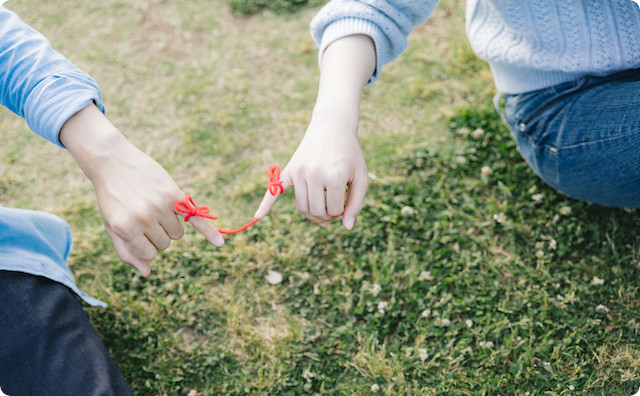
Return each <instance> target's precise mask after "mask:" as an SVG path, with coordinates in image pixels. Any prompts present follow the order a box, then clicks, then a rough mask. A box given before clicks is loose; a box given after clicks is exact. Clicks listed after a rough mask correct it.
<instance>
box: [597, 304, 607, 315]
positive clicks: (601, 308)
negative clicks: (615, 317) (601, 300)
mask: <svg viewBox="0 0 640 396" xmlns="http://www.w3.org/2000/svg"><path fill="white" fill-rule="evenodd" d="M596 312H600V313H605V314H606V313H609V308H607V307H606V306H605V305H604V304H599V305H598V306H597V307H596Z"/></svg>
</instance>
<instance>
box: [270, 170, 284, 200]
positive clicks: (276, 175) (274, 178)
mask: <svg viewBox="0 0 640 396" xmlns="http://www.w3.org/2000/svg"><path fill="white" fill-rule="evenodd" d="M278 187H280V194H282V193H284V187H283V186H282V180H280V167H279V166H278V165H274V166H270V167H269V192H270V193H271V195H276V194H277V193H278Z"/></svg>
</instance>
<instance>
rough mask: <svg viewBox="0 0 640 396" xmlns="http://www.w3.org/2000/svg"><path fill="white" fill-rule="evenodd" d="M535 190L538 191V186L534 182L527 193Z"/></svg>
mask: <svg viewBox="0 0 640 396" xmlns="http://www.w3.org/2000/svg"><path fill="white" fill-rule="evenodd" d="M536 191H538V186H536V185H535V184H534V185H533V186H531V187H530V188H529V194H534V193H535V192H536Z"/></svg>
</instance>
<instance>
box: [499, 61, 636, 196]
mask: <svg viewBox="0 0 640 396" xmlns="http://www.w3.org/2000/svg"><path fill="white" fill-rule="evenodd" d="M505 115H506V119H507V122H508V124H509V126H510V128H511V130H512V132H513V134H514V137H515V139H516V141H517V143H518V150H519V151H520V152H521V154H522V156H523V157H524V159H525V160H526V161H527V163H528V164H529V165H530V166H531V167H532V169H533V170H534V171H535V172H536V173H537V174H538V175H539V176H540V178H541V179H542V180H544V181H545V182H546V183H547V184H549V185H550V186H551V187H553V188H555V189H556V190H558V191H560V192H562V193H564V194H566V195H568V196H570V197H573V198H576V199H579V200H583V201H588V202H594V203H598V204H601V205H607V206H618V207H626V208H637V207H640V69H636V70H628V71H625V72H621V73H616V74H612V75H608V76H597V77H596V76H587V77H584V78H582V79H580V80H577V81H571V82H567V83H563V84H559V85H557V86H554V87H550V88H546V89H542V90H539V91H535V92H529V93H524V94H520V95H506V96H505Z"/></svg>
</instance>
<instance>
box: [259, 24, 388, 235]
mask: <svg viewBox="0 0 640 396" xmlns="http://www.w3.org/2000/svg"><path fill="white" fill-rule="evenodd" d="M375 67H376V53H375V45H374V43H373V40H372V39H371V38H370V37H368V36H365V35H352V36H347V37H344V38H341V39H339V40H336V41H335V42H333V43H332V44H331V45H329V46H328V47H327V49H326V50H325V52H324V54H323V57H322V65H321V73H320V83H319V87H318V96H317V99H316V104H315V106H314V109H313V114H312V117H311V122H310V123H309V127H308V128H307V131H306V133H305V135H304V138H303V139H302V141H301V142H300V145H299V146H298V148H297V149H296V151H295V152H294V154H293V156H292V157H291V159H290V160H289V163H288V164H287V166H286V167H285V168H284V169H283V171H282V174H281V177H280V178H281V180H282V182H283V187H284V188H285V189H286V188H288V187H291V186H293V188H294V192H295V199H296V207H297V209H298V211H299V212H300V213H302V214H303V215H304V216H305V217H306V218H308V219H309V220H311V221H313V222H314V223H317V224H319V225H321V226H327V225H328V224H329V222H331V221H333V220H336V219H339V218H340V217H342V224H343V226H344V227H345V228H346V229H347V230H350V229H352V228H353V225H354V223H355V219H356V217H357V216H358V214H360V211H361V210H362V206H363V203H364V197H365V194H366V192H367V188H368V186H369V178H368V173H367V165H366V162H365V158H364V154H363V153H362V149H361V148H360V144H359V143H358V120H359V116H360V97H361V95H362V90H363V88H364V87H365V85H366V84H367V82H368V81H369V78H370V77H371V75H372V74H373V72H374V70H375ZM345 197H346V200H345ZM277 198H278V195H276V196H272V195H271V194H270V193H269V192H268V191H267V192H266V193H265V196H264V199H263V200H262V202H261V204H260V207H259V208H258V211H257V212H256V214H255V217H257V218H262V217H264V216H265V215H266V214H267V213H268V212H269V210H270V209H271V206H272V205H273V204H274V203H275V201H276V199H277Z"/></svg>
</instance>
